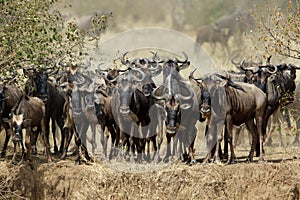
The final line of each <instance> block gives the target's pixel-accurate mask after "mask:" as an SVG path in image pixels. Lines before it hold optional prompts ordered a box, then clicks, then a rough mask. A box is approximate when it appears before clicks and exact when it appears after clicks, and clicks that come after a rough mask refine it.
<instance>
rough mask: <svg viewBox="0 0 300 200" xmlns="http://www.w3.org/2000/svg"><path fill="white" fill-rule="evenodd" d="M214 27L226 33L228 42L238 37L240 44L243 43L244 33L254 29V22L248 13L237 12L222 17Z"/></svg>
mask: <svg viewBox="0 0 300 200" xmlns="http://www.w3.org/2000/svg"><path fill="white" fill-rule="evenodd" d="M214 25H215V26H216V29H218V30H219V31H222V32H224V33H225V35H226V37H227V40H228V39H229V38H230V37H232V36H236V37H238V42H241V35H242V33H244V32H247V31H250V30H251V29H253V28H254V20H253V18H252V17H251V15H250V13H249V12H248V11H239V10H237V11H235V12H234V13H232V14H229V15H223V16H221V17H220V18H218V19H217V20H216V21H215V23H214Z"/></svg>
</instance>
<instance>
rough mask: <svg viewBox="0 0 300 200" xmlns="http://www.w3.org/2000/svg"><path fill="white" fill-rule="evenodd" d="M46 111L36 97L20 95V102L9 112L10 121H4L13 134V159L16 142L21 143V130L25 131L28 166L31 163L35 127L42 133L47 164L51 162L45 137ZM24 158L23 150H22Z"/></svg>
mask: <svg viewBox="0 0 300 200" xmlns="http://www.w3.org/2000/svg"><path fill="white" fill-rule="evenodd" d="M45 112H46V109H45V105H44V103H43V101H42V100H41V99H39V98H37V97H29V96H27V95H22V96H21V98H20V100H19V101H18V102H17V104H16V105H15V106H14V108H13V109H12V112H11V119H7V118H6V119H5V121H6V122H7V123H9V124H10V128H11V131H12V133H13V141H14V145H15V147H14V157H13V159H15V156H16V145H17V143H18V142H21V143H22V129H23V128H25V129H26V139H25V146H26V150H27V156H28V159H29V162H30V164H31V163H32V158H31V154H30V152H31V145H32V144H33V142H34V135H33V134H34V131H33V128H35V127H37V128H38V130H40V131H41V133H42V138H43V142H44V145H45V148H46V153H47V158H48V162H51V155H50V146H49V141H48V140H47V137H46V135H45V132H46V125H45V120H46V118H45V117H46V114H45ZM22 151H23V152H22V153H23V156H24V149H23V148H22Z"/></svg>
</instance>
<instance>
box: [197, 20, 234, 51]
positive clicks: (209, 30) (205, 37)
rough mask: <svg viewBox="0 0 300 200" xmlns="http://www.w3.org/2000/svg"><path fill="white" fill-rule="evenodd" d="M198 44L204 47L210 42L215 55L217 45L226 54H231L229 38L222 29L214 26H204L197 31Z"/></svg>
mask: <svg viewBox="0 0 300 200" xmlns="http://www.w3.org/2000/svg"><path fill="white" fill-rule="evenodd" d="M196 34H197V36H196V42H197V43H199V44H200V45H202V44H203V43H205V42H208V43H209V44H210V45H211V47H212V53H213V54H214V52H215V49H216V45H217V44H218V43H219V44H220V45H221V46H222V48H223V49H225V51H226V53H227V54H229V47H228V36H227V35H226V34H225V33H224V32H223V30H221V29H217V28H216V27H215V26H214V25H213V24H208V25H203V26H200V27H199V28H198V29H197V32H196Z"/></svg>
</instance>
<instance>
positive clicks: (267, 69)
mask: <svg viewBox="0 0 300 200" xmlns="http://www.w3.org/2000/svg"><path fill="white" fill-rule="evenodd" d="M272 67H274V71H270V70H269V66H268V67H265V69H266V71H267V72H268V73H270V74H275V73H276V72H277V70H278V68H277V67H276V66H272Z"/></svg>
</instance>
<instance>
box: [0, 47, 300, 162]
mask: <svg viewBox="0 0 300 200" xmlns="http://www.w3.org/2000/svg"><path fill="white" fill-rule="evenodd" d="M127 53H128V52H126V53H124V54H123V55H122V56H121V58H120V61H121V63H122V65H123V67H122V69H118V68H106V69H102V68H101V64H99V66H97V67H96V68H95V69H91V67H90V63H88V64H87V65H86V66H83V65H78V64H75V65H74V64H68V65H63V64H62V63H61V62H60V63H59V64H56V62H53V63H52V64H51V66H50V64H49V66H48V67H45V68H37V67H36V66H30V67H27V68H24V70H23V72H24V75H25V76H27V77H28V80H27V82H26V86H25V89H24V91H21V90H20V89H19V88H18V87H16V85H15V83H14V82H13V81H12V80H11V79H12V77H7V78H5V79H4V78H3V80H2V83H1V87H0V105H1V107H0V115H1V127H4V129H5V133H6V137H5V142H4V146H3V148H2V151H1V157H3V158H5V157H6V150H7V146H8V142H9V140H10V138H12V141H13V144H14V156H13V160H15V159H16V153H17V144H21V147H22V158H23V159H26V158H27V159H28V160H29V162H30V163H31V162H32V158H31V154H32V153H36V151H37V150H36V142H37V139H38V137H42V141H43V143H44V146H45V150H46V151H45V152H46V154H47V158H48V161H49V162H50V161H51V152H50V142H49V134H50V124H52V133H53V139H54V142H53V145H54V153H55V154H59V155H60V158H61V159H65V158H66V157H67V152H68V150H69V144H70V142H71V140H72V138H74V141H75V144H76V145H75V146H76V148H75V149H76V150H75V153H76V163H80V162H82V161H83V160H90V161H93V160H94V156H93V155H94V153H95V152H94V150H95V148H96V144H97V141H96V138H97V137H96V136H97V135H99V136H100V137H99V138H100V143H101V145H102V149H103V152H102V154H103V156H104V157H105V158H107V159H108V160H111V159H114V158H115V157H116V156H118V154H120V149H126V153H125V154H124V158H125V159H128V160H129V161H130V162H138V163H141V162H143V161H147V162H156V163H158V162H162V161H163V162H168V161H169V159H170V158H171V157H175V158H176V159H181V160H183V161H186V162H188V163H195V162H196V159H195V157H194V152H195V145H194V143H195V139H196V137H197V132H198V134H199V133H201V132H202V133H203V134H205V135H206V136H207V137H206V139H207V141H206V143H207V144H208V145H207V147H208V153H207V155H206V157H205V158H204V161H203V162H211V161H216V162H220V161H227V162H228V163H234V162H235V160H236V156H235V153H234V145H233V128H234V126H241V125H243V124H245V125H246V127H247V129H248V130H249V132H250V133H251V136H252V141H251V149H250V152H249V156H248V157H247V160H248V161H253V157H254V153H255V151H256V156H259V160H260V161H263V159H264V158H263V154H264V148H263V145H264V141H265V138H266V136H267V126H268V121H269V118H270V116H271V115H272V114H274V112H275V111H276V110H278V109H280V108H284V107H285V106H287V105H289V104H291V103H292V102H293V101H294V100H295V92H296V82H295V79H296V70H298V69H300V68H299V67H297V66H295V65H293V64H286V63H282V64H271V62H270V59H271V57H269V58H268V59H267V60H266V63H265V64H263V62H262V59H260V60H259V61H258V62H252V61H245V60H242V61H239V62H237V61H236V58H232V63H233V64H235V65H236V67H237V68H238V69H239V71H220V72H216V73H213V74H209V75H205V76H203V77H195V76H194V72H195V70H192V71H191V72H190V75H189V77H188V79H186V78H184V77H183V76H182V75H181V74H180V71H181V70H184V69H187V68H188V67H190V61H189V60H188V56H187V55H186V53H184V52H183V58H180V59H179V58H178V57H173V58H171V57H162V56H161V55H158V54H157V53H156V52H151V53H152V56H151V58H147V57H144V58H134V59H132V60H129V59H128V58H126V56H127ZM57 65H59V66H61V67H60V68H59V69H57V68H56V66H57ZM158 75H162V82H161V83H158V82H155V81H154V79H153V78H154V77H155V76H158ZM95 80H103V83H102V84H100V83H99V82H98V81H95ZM296 101H298V99H297V98H296ZM296 109H297V108H296ZM50 121H51V123H50ZM198 121H199V122H201V123H206V128H205V130H203V131H201V130H200V131H197V127H196V123H197V122H198ZM56 124H57V125H58V127H59V129H60V133H61V141H60V147H59V148H58V147H57V143H56V136H55V135H54V134H55V132H56V131H55V130H56ZM218 127H219V128H218ZM89 128H90V130H91V133H92V134H89V135H88V134H87V131H88V130H89ZM23 129H26V137H25V147H26V151H27V152H26V154H25V148H24V145H23V133H22V130H23ZM198 137H199V136H198ZM223 137H224V149H223V151H222V149H221V141H222V140H223ZM109 138H111V142H110V143H111V148H110V152H109V153H108V152H107V146H108V144H109V143H108V139H109ZM164 138H166V140H167V143H168V145H167V150H166V154H165V155H164V157H163V158H161V156H160V149H161V144H162V141H163V139H164ZM212 138H214V139H212ZM214 141H215V142H214ZM88 144H90V145H91V146H92V150H91V151H92V152H89V151H88V148H87V145H88ZM150 144H152V146H153V151H151V148H150ZM171 144H172V145H171ZM228 144H229V148H230V153H231V154H230V156H229V155H228ZM171 147H172V148H171ZM196 148H197V147H196Z"/></svg>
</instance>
